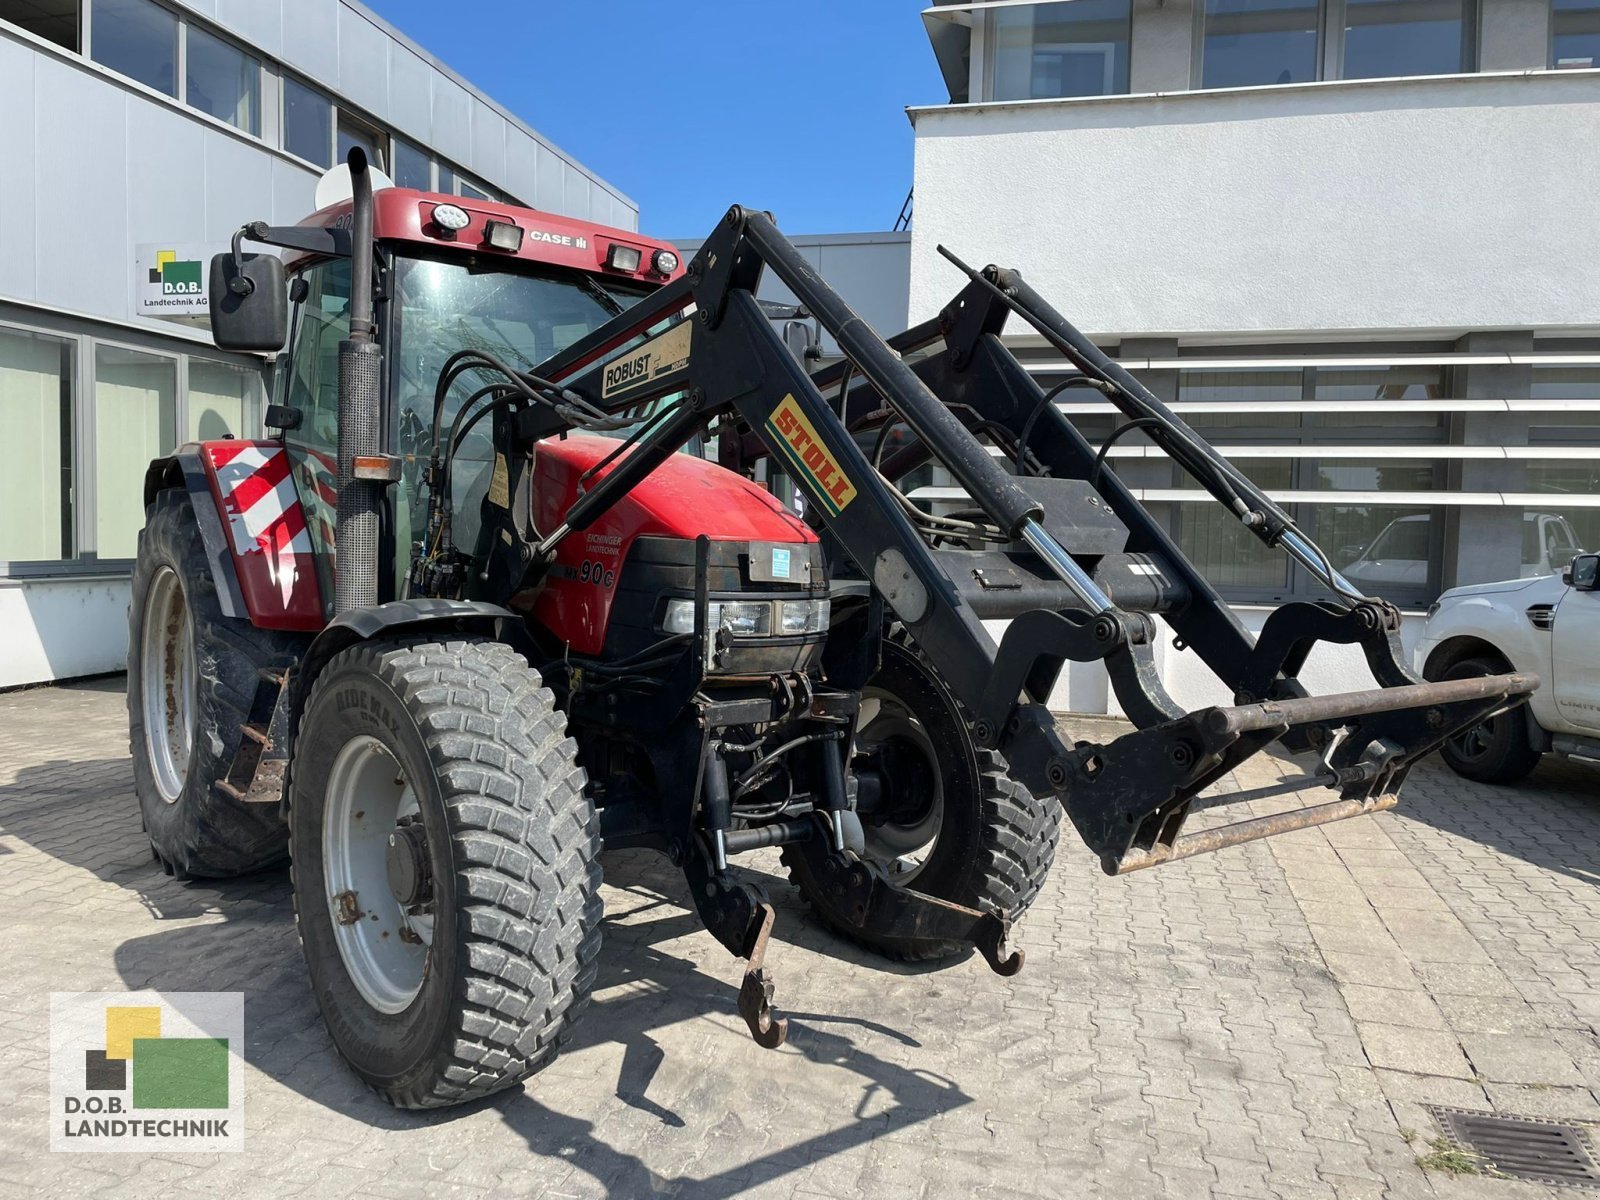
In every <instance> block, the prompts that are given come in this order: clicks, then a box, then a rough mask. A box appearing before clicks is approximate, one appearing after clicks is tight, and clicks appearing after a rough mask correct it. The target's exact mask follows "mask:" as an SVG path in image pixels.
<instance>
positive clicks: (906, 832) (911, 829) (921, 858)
mask: <svg viewBox="0 0 1600 1200" xmlns="http://www.w3.org/2000/svg"><path fill="white" fill-rule="evenodd" d="M856 728H857V730H858V732H857V734H856V750H857V752H858V753H860V752H868V751H871V750H872V749H873V747H875V746H880V745H882V744H883V743H885V742H887V741H889V740H890V739H891V738H892V739H896V740H900V741H905V742H909V743H911V744H912V745H914V746H915V747H916V748H917V749H919V750H920V751H921V752H922V754H923V756H924V757H925V758H926V759H927V760H928V767H929V775H930V776H931V778H932V779H933V800H932V803H930V804H929V805H928V811H927V812H926V813H925V814H923V815H922V816H921V817H920V818H919V819H918V820H916V821H914V822H910V823H895V822H885V823H884V824H881V825H869V824H866V823H865V822H863V823H862V836H863V838H864V839H865V841H866V849H867V857H868V858H870V859H874V860H875V861H877V862H880V863H883V864H884V865H885V866H887V867H888V868H889V870H890V872H891V873H892V874H893V875H894V876H895V878H896V879H897V880H898V881H899V882H901V883H909V882H910V881H911V880H913V879H915V878H916V877H917V876H918V875H920V874H921V873H922V870H923V868H924V867H926V866H927V865H928V860H929V859H930V858H931V857H932V856H933V850H934V847H935V846H936V845H938V842H939V829H940V827H941V826H942V825H943V824H944V775H943V773H942V772H941V770H940V768H939V755H938V753H937V751H936V750H935V749H934V745H933V738H932V737H930V736H929V734H928V731H927V728H926V727H925V726H924V725H923V724H922V722H921V721H919V720H918V719H917V718H916V716H915V715H914V714H913V713H912V712H911V710H910V709H909V708H907V707H906V706H905V704H903V703H902V702H901V701H900V699H899V698H898V697H896V696H895V695H894V694H893V693H891V692H886V691H883V690H882V689H880V688H874V687H870V686H869V687H867V688H866V689H865V690H864V691H863V692H862V693H861V716H860V719H859V721H858V723H857V726H856Z"/></svg>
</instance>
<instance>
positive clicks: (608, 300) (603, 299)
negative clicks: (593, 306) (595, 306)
mask: <svg viewBox="0 0 1600 1200" xmlns="http://www.w3.org/2000/svg"><path fill="white" fill-rule="evenodd" d="M578 286H580V287H581V288H583V290H584V291H586V292H588V293H589V294H590V295H591V296H593V297H594V298H595V299H596V300H598V301H600V303H601V304H602V305H603V306H604V307H605V308H606V310H607V311H609V312H610V313H611V315H612V316H613V317H620V316H621V315H622V314H623V313H625V312H627V311H628V310H627V309H626V308H624V307H623V306H622V304H621V303H619V302H618V300H617V298H616V297H615V296H613V295H612V294H611V293H610V292H608V291H606V290H605V288H603V287H601V286H600V285H599V284H598V283H596V282H595V281H594V280H592V279H590V278H589V277H588V276H587V275H584V274H582V273H581V272H580V273H579V275H578Z"/></svg>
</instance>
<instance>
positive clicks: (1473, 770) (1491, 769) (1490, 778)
mask: <svg viewBox="0 0 1600 1200" xmlns="http://www.w3.org/2000/svg"><path fill="white" fill-rule="evenodd" d="M1505 669H1506V667H1505V664H1503V663H1500V662H1496V661H1494V660H1492V659H1487V658H1469V659H1467V660H1466V661H1464V662H1459V663H1457V664H1456V665H1455V666H1453V667H1451V668H1450V669H1449V670H1448V671H1446V672H1445V673H1444V676H1443V677H1444V678H1445V679H1475V678H1478V677H1479V676H1483V675H1496V674H1499V673H1500V672H1501V671H1504V670H1505ZM1527 722H1528V714H1527V712H1526V711H1525V710H1524V709H1523V708H1521V707H1520V706H1519V707H1517V708H1514V709H1512V710H1511V711H1510V712H1504V713H1501V714H1500V715H1499V716H1497V717H1490V718H1489V719H1488V720H1487V721H1484V722H1482V723H1481V724H1479V725H1474V726H1473V727H1472V728H1471V729H1468V730H1467V731H1466V732H1465V733H1461V734H1458V735H1457V736H1455V737H1453V738H1451V739H1450V740H1449V741H1447V742H1446V743H1445V744H1444V745H1443V746H1441V747H1440V748H1439V756H1440V757H1441V758H1443V759H1444V761H1445V762H1446V763H1447V764H1448V765H1449V767H1450V769H1451V770H1452V771H1454V772H1455V773H1456V774H1457V775H1460V776H1462V777H1463V778H1466V779H1473V780H1476V781H1477V782H1479V783H1516V782H1517V781H1518V780H1519V779H1526V778H1527V777H1528V775H1529V773H1530V772H1532V770H1533V769H1534V767H1536V766H1538V765H1539V758H1540V755H1539V751H1537V750H1535V749H1534V748H1533V743H1532V742H1531V741H1530V740H1529V738H1528V723H1527Z"/></svg>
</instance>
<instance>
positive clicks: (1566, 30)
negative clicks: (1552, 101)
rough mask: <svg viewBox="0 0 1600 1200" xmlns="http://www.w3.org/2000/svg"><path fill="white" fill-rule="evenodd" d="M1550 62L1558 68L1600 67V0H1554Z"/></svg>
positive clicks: (1551, 21)
mask: <svg viewBox="0 0 1600 1200" xmlns="http://www.w3.org/2000/svg"><path fill="white" fill-rule="evenodd" d="M1550 65H1551V66H1552V67H1555V68H1556V69H1557V70H1558V71H1577V70H1587V69H1588V68H1590V67H1600V0H1553V3H1552V4H1551V6H1550Z"/></svg>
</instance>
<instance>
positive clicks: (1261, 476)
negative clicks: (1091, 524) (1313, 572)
mask: <svg viewBox="0 0 1600 1200" xmlns="http://www.w3.org/2000/svg"><path fill="white" fill-rule="evenodd" d="M1178 379H1179V383H1178V399H1179V401H1180V402H1182V403H1183V405H1184V410H1183V416H1184V419H1185V420H1187V421H1188V422H1189V424H1190V425H1192V426H1194V428H1195V429H1197V430H1198V431H1200V432H1201V433H1202V434H1203V435H1204V436H1205V437H1206V438H1207V439H1208V440H1210V441H1211V442H1212V443H1213V444H1216V445H1220V446H1226V447H1228V448H1229V450H1228V454H1229V460H1230V461H1231V462H1232V463H1233V465H1234V466H1236V467H1238V468H1239V469H1240V470H1241V471H1243V472H1244V474H1245V475H1246V476H1248V477H1249V478H1250V479H1252V480H1254V481H1255V482H1256V483H1257V484H1259V485H1260V486H1261V487H1263V488H1265V489H1266V490H1267V491H1268V493H1269V494H1271V493H1279V494H1282V493H1293V494H1294V495H1295V496H1296V497H1298V498H1297V499H1294V500H1289V499H1285V500H1284V501H1282V503H1284V506H1285V508H1286V509H1287V510H1288V511H1289V513H1290V515H1291V516H1292V517H1293V518H1294V520H1295V522H1296V523H1297V524H1298V525H1299V526H1300V527H1301V528H1303V529H1304V530H1305V531H1306V532H1307V533H1308V534H1310V535H1311V537H1312V538H1313V539H1314V540H1315V541H1316V542H1317V543H1318V544H1319V545H1320V546H1321V547H1322V548H1323V549H1324V550H1325V551H1327V553H1328V555H1329V557H1330V558H1332V559H1333V562H1334V565H1335V566H1336V567H1338V568H1339V569H1340V570H1341V571H1343V572H1344V574H1345V575H1346V576H1347V577H1348V578H1350V579H1351V580H1352V581H1353V582H1355V583H1357V584H1359V585H1361V586H1363V587H1366V588H1370V589H1371V590H1374V591H1377V592H1380V593H1381V594H1383V595H1384V596H1386V597H1387V598H1389V599H1392V600H1394V601H1395V602H1396V603H1398V604H1402V605H1418V604H1423V603H1426V602H1427V601H1429V600H1431V599H1432V598H1433V597H1434V596H1435V595H1437V593H1438V591H1439V589H1440V587H1441V586H1442V559H1443V547H1444V524H1445V522H1444V511H1445V510H1444V508H1443V506H1437V507H1436V506H1434V505H1431V504H1418V503H1417V502H1416V500H1415V497H1416V496H1417V494H1419V493H1423V494H1426V493H1431V492H1435V491H1441V492H1442V491H1443V489H1444V488H1445V487H1446V483H1447V478H1446V472H1445V468H1444V466H1443V464H1442V462H1441V461H1440V460H1438V459H1436V458H1434V457H1432V456H1430V454H1429V452H1428V450H1427V447H1428V446H1430V445H1438V444H1442V443H1443V442H1444V441H1445V437H1446V428H1445V424H1444V421H1443V417H1442V414H1440V413H1437V412H1428V411H1425V410H1421V411H1419V410H1417V409H1414V408H1406V409H1392V410H1385V409H1384V408H1383V406H1384V405H1386V404H1388V403H1391V402H1393V401H1396V400H1408V401H1410V400H1428V399H1436V398H1438V397H1440V396H1442V395H1444V393H1445V380H1444V371H1443V369H1442V368H1441V367H1437V366H1395V367H1388V368H1372V369H1367V368H1360V369H1353V368H1322V367H1319V368H1305V369H1302V370H1280V369H1264V368H1254V369H1241V370H1230V371H1204V370H1201V371H1184V372H1180V374H1179V376H1178ZM1358 401H1359V402H1362V403H1360V404H1359V405H1357V404H1356V403H1355V402H1358ZM1195 403H1201V404H1204V405H1206V406H1207V407H1208V408H1211V407H1214V408H1216V409H1226V410H1227V411H1211V412H1207V411H1193V410H1191V409H1189V407H1188V406H1189V405H1192V404H1195ZM1341 406H1344V408H1343V410H1341ZM1252 410H1256V411H1252ZM1408 443H1409V444H1414V445H1416V446H1417V447H1418V449H1417V453H1416V454H1415V456H1407V457H1395V456H1393V453H1392V451H1393V448H1394V447H1395V446H1397V445H1405V444H1408ZM1369 446H1370V447H1372V451H1371V452H1370V453H1363V448H1364V447H1369ZM1319 447H1322V448H1324V449H1323V450H1322V452H1321V453H1319V450H1318V448H1319ZM1269 451H1270V453H1269ZM1113 461H1115V460H1113ZM1167 470H1168V471H1169V473H1170V478H1171V484H1170V486H1173V487H1178V488H1186V489H1191V488H1196V487H1198V484H1196V483H1195V482H1194V481H1193V480H1191V479H1189V478H1188V477H1187V476H1186V475H1185V474H1184V473H1183V472H1182V470H1181V469H1180V468H1178V467H1177V466H1175V465H1172V466H1169V467H1168V468H1167ZM1147 484H1148V481H1147ZM1319 493H1326V497H1325V498H1324V497H1323V496H1322V495H1319ZM1384 493H1393V494H1395V495H1396V500H1395V501H1394V502H1390V501H1387V500H1386V499H1385V498H1384ZM1402 493H1404V494H1406V495H1405V498H1404V499H1403V500H1402V499H1401V498H1400V494H1402ZM1341 495H1344V496H1348V497H1349V499H1348V501H1347V502H1342V501H1341V500H1340V497H1341ZM1442 498H1443V497H1441V499H1442ZM1172 509H1173V513H1172V520H1171V527H1172V530H1173V533H1174V535H1175V536H1176V537H1177V539H1178V543H1179V545H1181V546H1182V547H1183V549H1184V552H1185V553H1186V554H1188V555H1189V556H1190V557H1191V558H1192V559H1193V560H1194V561H1195V564H1196V565H1197V566H1198V567H1199V568H1200V570H1201V571H1202V572H1204V573H1205V574H1206V576H1207V577H1208V578H1210V579H1211V580H1212V582H1213V583H1215V584H1216V585H1217V586H1218V587H1219V588H1220V589H1222V591H1223V593H1224V595H1226V596H1228V597H1229V598H1231V599H1236V600H1258V601H1264V602H1265V601H1277V600H1281V599H1283V598H1286V597H1290V596H1297V595H1307V594H1311V593H1314V592H1315V591H1316V590H1317V585H1316V584H1315V583H1314V582H1313V581H1312V580H1311V579H1310V578H1309V577H1308V576H1306V574H1305V573H1304V572H1303V571H1301V570H1300V569H1299V568H1298V567H1295V566H1293V565H1292V564H1291V563H1290V562H1289V560H1288V559H1287V558H1286V557H1285V556H1284V555H1282V554H1280V553H1278V552H1277V551H1272V550H1268V549H1267V548H1266V547H1265V546H1263V545H1262V544H1261V543H1260V541H1259V540H1257V539H1256V537H1255V536H1254V535H1253V534H1251V533H1249V532H1248V531H1247V530H1245V529H1244V528H1243V526H1241V525H1240V524H1239V522H1238V521H1237V520H1236V519H1234V518H1233V517H1232V516H1231V515H1229V514H1228V513H1226V512H1225V511H1224V510H1223V509H1222V508H1221V506H1219V505H1217V504H1215V503H1213V502H1211V501H1210V500H1206V501H1203V502H1200V501H1187V500H1184V501H1179V502H1177V503H1175V504H1173V505H1172Z"/></svg>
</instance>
